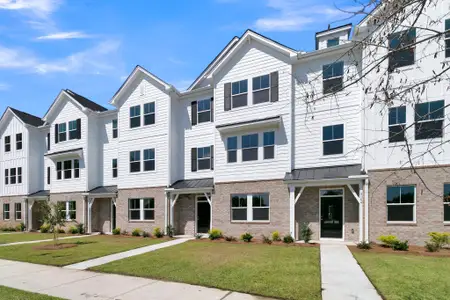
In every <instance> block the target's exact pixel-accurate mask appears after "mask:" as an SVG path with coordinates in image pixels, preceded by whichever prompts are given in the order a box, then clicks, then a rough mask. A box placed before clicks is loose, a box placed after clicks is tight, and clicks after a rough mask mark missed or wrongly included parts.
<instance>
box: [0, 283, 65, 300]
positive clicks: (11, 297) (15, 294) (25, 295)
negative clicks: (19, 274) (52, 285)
mask: <svg viewBox="0 0 450 300" xmlns="http://www.w3.org/2000/svg"><path fill="white" fill-rule="evenodd" d="M0 299H5V300H6V299H8V300H58V299H60V300H61V298H55V297H51V296H47V295H42V294H35V293H30V292H25V291H21V290H16V289H12V288H9V287H6V286H2V285H0Z"/></svg>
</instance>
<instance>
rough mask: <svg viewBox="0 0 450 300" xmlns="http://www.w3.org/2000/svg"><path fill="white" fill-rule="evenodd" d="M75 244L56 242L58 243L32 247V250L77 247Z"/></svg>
mask: <svg viewBox="0 0 450 300" xmlns="http://www.w3.org/2000/svg"><path fill="white" fill-rule="evenodd" d="M77 246H78V245H77V244H58V245H54V244H51V245H42V246H36V247H33V249H34V250H61V249H67V248H74V247H77Z"/></svg>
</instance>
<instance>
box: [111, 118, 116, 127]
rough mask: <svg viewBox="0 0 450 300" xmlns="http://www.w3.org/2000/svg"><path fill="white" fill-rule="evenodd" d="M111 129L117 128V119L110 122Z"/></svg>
mask: <svg viewBox="0 0 450 300" xmlns="http://www.w3.org/2000/svg"><path fill="white" fill-rule="evenodd" d="M112 127H113V129H116V128H117V119H114V120H112Z"/></svg>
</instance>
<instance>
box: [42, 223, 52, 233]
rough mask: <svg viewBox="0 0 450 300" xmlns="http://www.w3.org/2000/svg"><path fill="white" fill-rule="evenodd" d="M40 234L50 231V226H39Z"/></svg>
mask: <svg viewBox="0 0 450 300" xmlns="http://www.w3.org/2000/svg"><path fill="white" fill-rule="evenodd" d="M40 229H41V233H47V232H49V231H50V225H49V224H42V225H41V228H40Z"/></svg>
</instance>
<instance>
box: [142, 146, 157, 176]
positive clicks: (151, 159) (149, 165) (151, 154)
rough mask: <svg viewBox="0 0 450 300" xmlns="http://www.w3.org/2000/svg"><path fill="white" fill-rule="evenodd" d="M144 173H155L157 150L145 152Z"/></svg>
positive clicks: (146, 150)
mask: <svg viewBox="0 0 450 300" xmlns="http://www.w3.org/2000/svg"><path fill="white" fill-rule="evenodd" d="M144 171H155V149H145V150H144Z"/></svg>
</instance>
